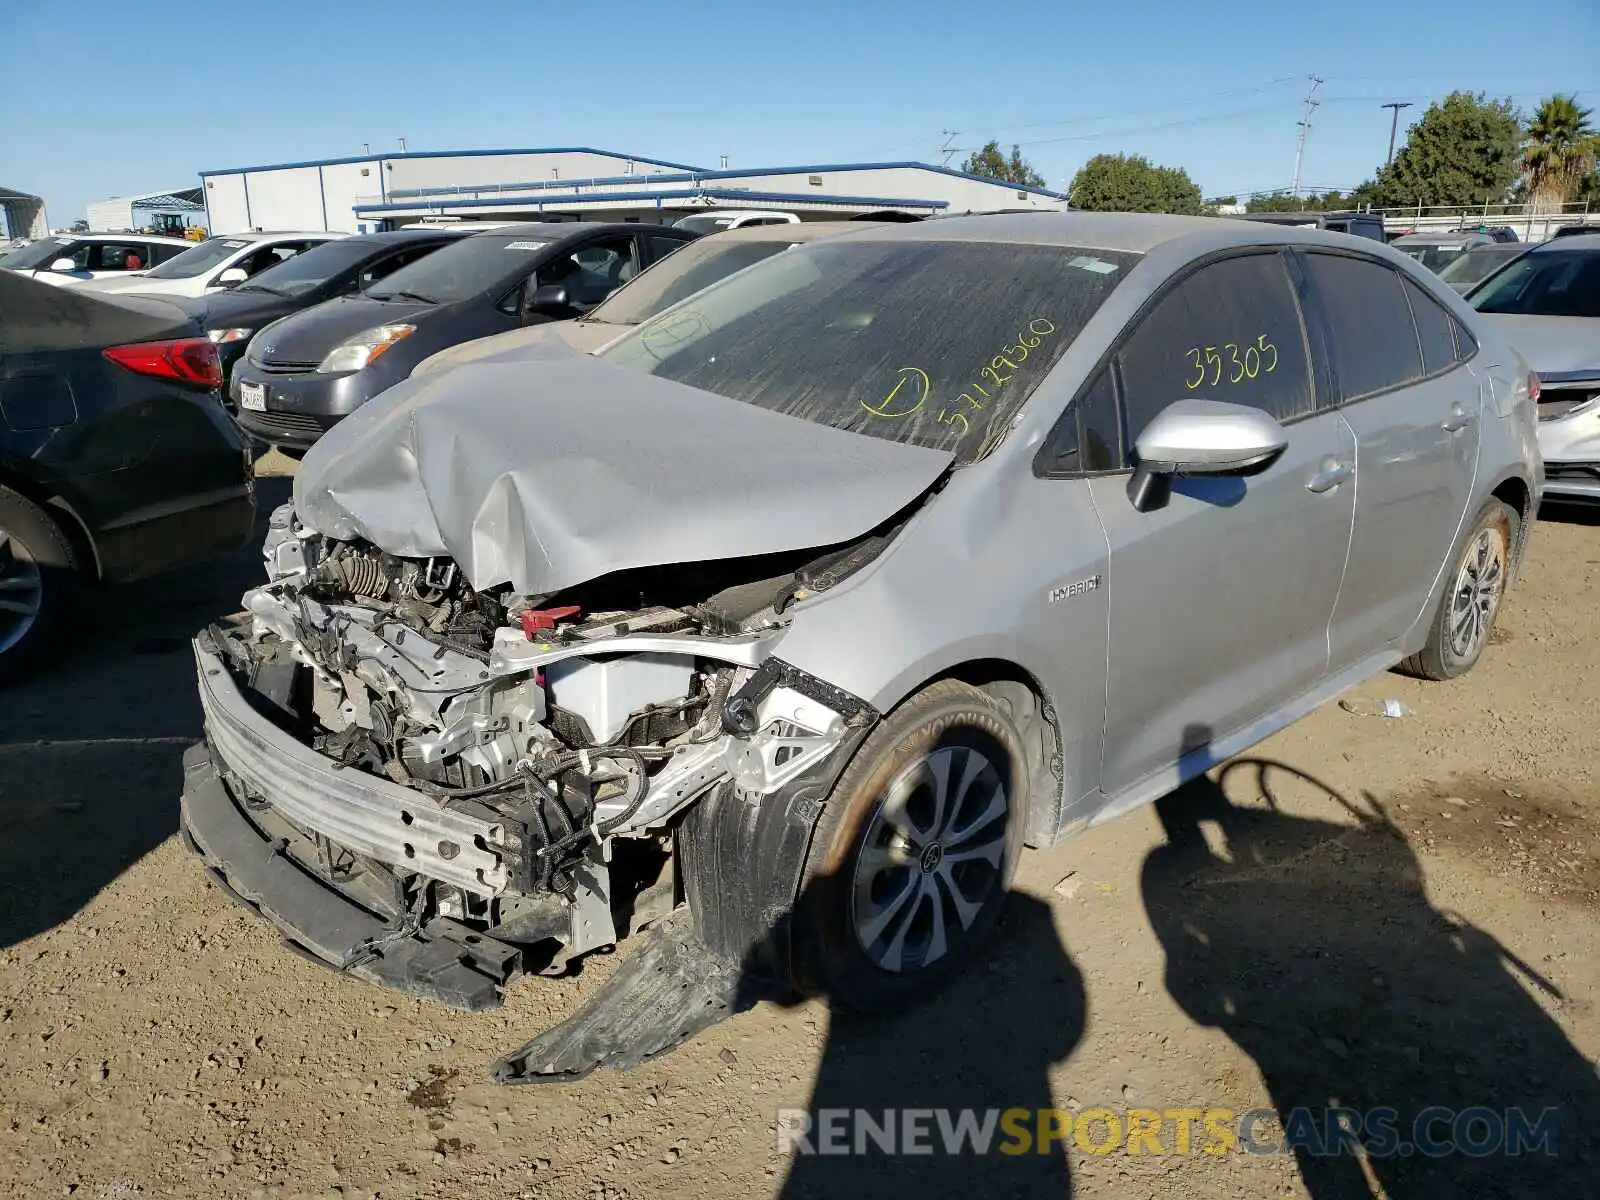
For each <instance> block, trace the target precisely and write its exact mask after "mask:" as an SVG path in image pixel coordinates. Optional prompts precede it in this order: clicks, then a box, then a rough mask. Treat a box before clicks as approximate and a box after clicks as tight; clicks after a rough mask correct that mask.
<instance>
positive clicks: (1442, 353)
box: [1405, 279, 1458, 375]
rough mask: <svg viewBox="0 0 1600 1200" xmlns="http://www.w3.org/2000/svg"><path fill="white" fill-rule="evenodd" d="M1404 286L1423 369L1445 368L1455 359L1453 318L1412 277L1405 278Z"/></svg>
mask: <svg viewBox="0 0 1600 1200" xmlns="http://www.w3.org/2000/svg"><path fill="white" fill-rule="evenodd" d="M1405 288H1406V299H1408V300H1410V301H1411V315H1412V317H1413V318H1414V319H1415V320H1416V323H1417V340H1418V341H1419V342H1421V343H1422V368H1423V370H1424V371H1425V372H1426V373H1427V374H1429V375H1434V374H1437V373H1438V372H1440V371H1444V370H1448V369H1449V368H1450V367H1452V366H1454V365H1455V364H1456V362H1457V361H1458V359H1457V357H1456V337H1455V331H1454V330H1453V329H1452V328H1451V325H1452V324H1453V323H1454V318H1453V317H1451V315H1450V314H1449V313H1447V312H1445V310H1444V309H1443V308H1442V307H1440V305H1439V302H1438V301H1437V300H1435V299H1434V298H1433V297H1432V296H1430V295H1428V294H1427V293H1426V292H1425V291H1423V290H1422V289H1421V288H1420V287H1418V286H1417V285H1416V284H1415V283H1413V282H1412V281H1411V280H1409V279H1408V280H1406V281H1405Z"/></svg>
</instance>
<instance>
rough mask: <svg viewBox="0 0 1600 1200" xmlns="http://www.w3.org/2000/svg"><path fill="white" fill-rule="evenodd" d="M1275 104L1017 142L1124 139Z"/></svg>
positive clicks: (1272, 108) (1050, 143)
mask: <svg viewBox="0 0 1600 1200" xmlns="http://www.w3.org/2000/svg"><path fill="white" fill-rule="evenodd" d="M1277 111H1278V105H1276V104H1256V105H1252V106H1251V107H1249V108H1237V109H1233V110H1232V111H1230V112H1220V113H1210V114H1208V115H1207V116H1203V117H1186V118H1184V119H1182V120H1177V121H1160V122H1157V123H1155V124H1153V125H1135V126H1131V127H1129V128H1126V129H1102V130H1097V131H1096V132H1094V133H1073V134H1067V135H1065V136H1063V137H1052V138H1031V139H1028V140H1025V141H1020V142H1017V143H1016V144H1017V145H1019V146H1056V145H1060V144H1062V143H1064V142H1093V141H1098V140H1100V139H1103V138H1114V137H1126V136H1128V135H1129V134H1134V133H1153V132H1154V131H1156V130H1159V129H1179V128H1182V127H1183V126H1186V125H1204V124H1205V123H1206V122H1208V121H1231V120H1233V119H1234V118H1235V117H1248V116H1252V115H1254V114H1256V113H1263V112H1277Z"/></svg>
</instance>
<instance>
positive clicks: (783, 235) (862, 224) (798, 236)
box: [702, 221, 894, 244]
mask: <svg viewBox="0 0 1600 1200" xmlns="http://www.w3.org/2000/svg"><path fill="white" fill-rule="evenodd" d="M892 224H894V222H889V221H885V222H883V223H882V226H887V225H892ZM882 226H880V224H879V223H878V222H875V221H802V222H801V223H800V224H798V225H795V224H790V223H785V224H782V225H746V226H744V227H743V228H740V229H724V230H722V231H720V232H718V233H708V234H707V235H706V236H705V237H704V238H703V239H702V240H703V241H707V242H716V243H718V244H721V243H723V242H814V241H816V240H817V239H818V238H825V237H833V236H835V235H836V234H840V233H860V232H861V231H862V230H863V229H877V228H881V227H882Z"/></svg>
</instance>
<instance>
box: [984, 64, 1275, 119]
mask: <svg viewBox="0 0 1600 1200" xmlns="http://www.w3.org/2000/svg"><path fill="white" fill-rule="evenodd" d="M1294 80H1295V76H1293V75H1284V76H1281V77H1280V78H1277V79H1269V80H1267V82H1265V83H1261V84H1256V85H1254V86H1252V87H1241V88H1223V89H1221V90H1220V91H1214V92H1203V93H1201V94H1199V95H1194V96H1174V97H1173V98H1171V99H1170V100H1164V101H1162V102H1161V103H1160V104H1157V105H1152V106H1151V107H1149V108H1143V109H1137V108H1136V109H1132V110H1129V109H1126V108H1108V109H1103V110H1101V111H1100V112H1097V113H1082V114H1079V115H1078V116H1075V117H1062V118H1061V119H1060V120H1058V121H1033V122H1030V123H1027V124H1023V125H998V126H996V127H995V129H996V131H997V132H1000V133H1008V132H1010V131H1012V130H1017V129H1053V128H1055V127H1056V126H1059V125H1078V124H1082V123H1083V122H1086V121H1109V120H1114V119H1116V118H1119V117H1123V118H1125V117H1143V116H1151V115H1154V114H1156V113H1164V112H1170V111H1171V110H1172V109H1173V108H1187V107H1190V106H1192V105H1195V104H1199V103H1200V102H1202V101H1205V100H1222V99H1225V98H1227V97H1229V96H1249V95H1256V94H1259V93H1261V92H1269V91H1271V90H1273V89H1274V88H1279V87H1282V86H1283V85H1284V84H1286V83H1293V82H1294ZM957 132H960V133H970V132H972V131H971V130H970V129H963V130H958V131H957Z"/></svg>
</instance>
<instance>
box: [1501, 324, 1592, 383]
mask: <svg viewBox="0 0 1600 1200" xmlns="http://www.w3.org/2000/svg"><path fill="white" fill-rule="evenodd" d="M1478 315H1479V317H1480V318H1482V319H1483V320H1485V321H1487V322H1489V324H1491V325H1493V326H1494V327H1495V329H1496V330H1498V331H1499V333H1500V334H1501V336H1503V337H1504V338H1505V339H1506V341H1508V342H1510V343H1511V344H1512V346H1514V347H1515V348H1516V349H1517V352H1518V353H1520V354H1521V355H1522V357H1523V358H1525V359H1527V360H1528V362H1529V364H1530V365H1531V366H1532V367H1533V369H1534V370H1535V371H1537V372H1538V373H1539V374H1541V375H1567V374H1571V373H1572V372H1574V371H1593V372H1594V373H1595V374H1596V375H1600V317H1530V316H1524V315H1522V314H1520V313H1479V314H1478Z"/></svg>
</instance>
